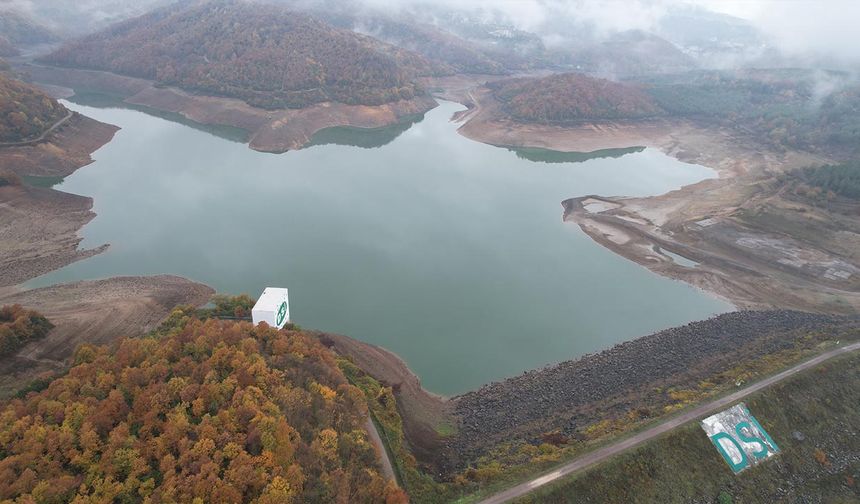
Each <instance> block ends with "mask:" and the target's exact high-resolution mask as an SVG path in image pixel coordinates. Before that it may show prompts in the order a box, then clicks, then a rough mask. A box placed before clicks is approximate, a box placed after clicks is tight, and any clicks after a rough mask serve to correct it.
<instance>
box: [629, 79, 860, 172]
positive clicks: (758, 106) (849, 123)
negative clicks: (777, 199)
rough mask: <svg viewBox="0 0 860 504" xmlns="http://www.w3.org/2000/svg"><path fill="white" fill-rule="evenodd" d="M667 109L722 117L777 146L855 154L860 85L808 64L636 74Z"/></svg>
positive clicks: (858, 135)
mask: <svg viewBox="0 0 860 504" xmlns="http://www.w3.org/2000/svg"><path fill="white" fill-rule="evenodd" d="M639 80H640V81H641V82H642V83H644V84H645V85H646V86H645V89H646V91H647V93H648V94H649V95H651V97H652V98H653V99H654V100H655V101H656V102H657V104H659V105H660V107H661V108H663V109H664V110H666V111H667V112H668V113H669V114H670V115H673V116H678V117H689V118H695V119H701V120H705V121H707V122H715V121H716V122H723V123H725V124H727V125H730V126H733V127H741V128H743V130H744V132H745V133H746V134H750V133H753V134H754V135H756V136H757V139H758V140H760V141H763V142H766V143H769V144H773V145H777V146H791V147H795V148H802V149H806V150H813V151H814V150H816V149H820V148H824V150H825V153H826V154H827V155H828V156H837V157H842V158H848V157H851V156H856V155H858V154H860V149H858V145H860V120H858V115H857V113H856V111H857V110H858V109H860V86H858V85H857V83H856V81H855V80H853V79H852V78H851V77H850V75H848V74H844V73H838V72H819V71H809V70H794V69H784V70H739V71H697V72H689V73H684V74H678V75H667V76H655V77H650V78H641V79H639Z"/></svg>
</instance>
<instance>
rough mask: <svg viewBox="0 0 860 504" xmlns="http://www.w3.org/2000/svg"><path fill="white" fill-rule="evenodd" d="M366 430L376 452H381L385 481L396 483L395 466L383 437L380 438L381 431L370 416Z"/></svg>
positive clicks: (365, 425)
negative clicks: (392, 463)
mask: <svg viewBox="0 0 860 504" xmlns="http://www.w3.org/2000/svg"><path fill="white" fill-rule="evenodd" d="M364 430H366V431H367V435H368V436H370V442H371V443H373V446H375V447H376V451H378V452H379V460H380V462H381V463H382V475H383V476H385V479H387V480H389V481H391V480H394V481H395V482H396V481H397V477H396V476H395V475H394V466H392V465H391V459H390V458H389V457H388V450H386V449H385V444H384V443H383V442H382V437H380V435H379V431H378V430H377V429H376V424H375V423H373V420H372V419H371V418H370V417H369V416H368V417H367V421H366V422H365V423H364Z"/></svg>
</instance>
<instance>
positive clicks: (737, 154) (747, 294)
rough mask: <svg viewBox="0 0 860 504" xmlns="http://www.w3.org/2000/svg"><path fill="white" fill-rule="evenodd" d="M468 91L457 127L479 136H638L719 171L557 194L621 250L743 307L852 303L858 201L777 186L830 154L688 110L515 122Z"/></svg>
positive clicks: (599, 143)
mask: <svg viewBox="0 0 860 504" xmlns="http://www.w3.org/2000/svg"><path fill="white" fill-rule="evenodd" d="M467 94H468V97H469V100H470V101H466V102H465V103H466V104H467V105H468V106H469V107H470V110H469V111H468V112H466V113H465V114H464V118H465V119H466V122H465V124H463V126H461V127H460V129H459V131H460V133H461V134H463V135H465V136H466V137H469V138H471V139H474V140H477V141H481V142H485V143H489V144H494V145H504V146H522V147H541V148H546V149H553V150H560V151H580V152H590V151H595V150H600V149H607V148H623V147H631V146H645V147H653V148H657V149H660V150H661V151H663V152H665V153H666V154H668V155H670V156H673V157H675V158H677V159H679V160H681V161H685V162H690V163H697V164H701V165H704V166H708V167H710V168H713V169H715V170H716V171H717V173H718V175H719V176H718V178H716V179H709V180H704V181H702V182H699V183H697V184H692V185H689V186H686V187H683V188H681V189H679V190H676V191H672V192H670V193H667V194H664V195H660V196H655V197H646V198H624V197H622V196H623V195H601V196H597V195H590V196H585V197H580V198H574V199H571V200H567V201H565V202H563V207H564V219H565V220H567V221H570V222H573V223H576V224H578V225H579V226H580V227H581V228H582V230H583V231H585V232H586V233H587V234H588V235H589V236H591V237H592V238H593V239H594V240H595V241H597V242H598V243H600V244H602V245H604V246H605V247H607V248H609V249H611V250H612V251H614V252H616V253H618V254H619V255H623V256H624V257H626V258H628V259H630V260H632V261H635V262H637V263H639V264H641V265H643V266H645V267H647V268H648V269H650V270H652V271H654V272H656V273H658V274H661V275H664V276H668V277H671V278H675V279H679V280H683V281H685V282H688V283H691V284H693V285H695V286H697V287H700V288H702V289H704V290H706V291H709V292H712V293H714V294H716V295H718V296H720V297H722V298H725V299H726V300H728V301H730V302H732V303H733V304H735V305H736V306H738V307H739V308H748V309H769V308H789V309H797V310H807V311H816V312H826V313H843V314H854V313H859V312H860V220H858V219H857V215H860V211H858V209H857V208H851V209H848V210H847V211H842V212H839V213H836V212H826V211H824V210H822V209H821V208H816V207H813V206H810V205H808V204H806V203H804V202H803V201H799V200H797V199H787V198H785V197H784V195H783V194H782V193H781V191H780V188H779V185H778V184H777V177H779V176H780V175H781V174H783V173H785V172H786V171H788V170H792V169H797V168H802V167H806V166H814V165H821V164H826V163H829V162H833V160H831V159H828V158H825V157H823V156H820V155H817V154H812V153H808V152H803V151H792V150H784V151H775V150H774V149H772V148H770V147H767V146H762V145H760V144H758V143H756V142H755V141H753V140H751V139H750V138H749V137H748V136H747V135H744V134H742V133H739V132H738V131H737V130H733V129H728V128H722V127H718V126H713V125H705V124H700V123H694V122H690V121H680V120H668V119H659V120H648V121H635V122H632V121H631V122H613V123H606V124H585V125H579V126H556V125H543V124H522V123H518V122H515V121H512V120H510V118H508V117H507V115H506V114H505V113H504V112H503V111H502V110H501V104H500V103H499V102H498V101H497V100H495V98H493V96H492V93H491V92H490V90H488V89H486V88H480V87H479V88H477V89H474V90H471V91H469V92H468V93H467ZM836 224H838V225H836ZM673 254H675V255H676V256H675V257H673ZM678 256H681V257H678Z"/></svg>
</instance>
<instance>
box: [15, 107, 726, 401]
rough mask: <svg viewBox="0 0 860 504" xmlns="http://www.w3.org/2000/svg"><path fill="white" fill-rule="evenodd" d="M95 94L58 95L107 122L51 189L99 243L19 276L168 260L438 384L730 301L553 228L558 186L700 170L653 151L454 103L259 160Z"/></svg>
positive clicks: (587, 189)
mask: <svg viewBox="0 0 860 504" xmlns="http://www.w3.org/2000/svg"><path fill="white" fill-rule="evenodd" d="M98 105H99V106H98V107H96V106H92V105H83V104H80V103H68V104H67V106H69V107H70V108H72V109H73V110H76V111H78V112H81V113H83V114H85V115H87V116H90V117H93V118H95V119H97V120H99V121H103V122H106V123H110V124H115V125H118V126H120V127H121V128H122V130H121V131H120V132H119V133H117V135H116V137H115V138H114V140H113V141H112V142H110V143H109V144H108V145H106V146H105V147H103V148H102V149H101V150H99V151H97V152H96V153H95V154H94V155H93V157H94V159H95V160H96V161H95V163H93V164H92V165H90V166H87V167H85V168H83V169H81V170H79V171H77V172H76V173H74V174H73V175H72V176H70V177H68V178H66V179H65V180H64V181H63V182H62V184H60V185H59V186H57V188H58V189H60V190H63V191H68V192H72V193H75V194H81V195H85V196H90V197H92V198H93V199H94V207H93V210H94V211H95V212H96V213H97V214H98V216H97V217H96V218H95V219H94V220H93V221H92V222H91V223H90V224H88V225H87V226H86V227H85V228H84V229H83V232H82V233H83V236H84V241H83V243H82V246H83V247H96V246H98V245H101V244H103V243H110V244H111V246H110V248H109V249H108V250H107V251H106V252H104V253H102V254H100V255H97V256H95V257H92V258H89V259H86V260H83V261H80V262H78V263H75V264H72V265H70V266H68V267H66V268H64V269H61V270H58V271H55V272H53V273H51V274H49V275H46V276H43V277H41V278H38V279H36V280H35V281H33V282H31V284H32V285H47V284H52V283H56V282H64V281H70V280H79V279H92V278H103V277H108V276H115V275H145V274H160V273H170V274H176V275H181V276H185V277H188V278H191V279H193V280H197V281H201V282H204V283H207V284H209V285H211V286H212V287H214V288H215V289H216V290H218V291H220V292H226V293H241V292H246V293H249V294H251V295H253V296H256V295H258V294H259V292H260V291H261V290H262V289H263V287H265V286H285V287H288V288H289V289H290V300H291V305H292V306H291V310H290V311H291V315H292V316H293V319H294V321H295V322H296V323H298V324H300V325H302V326H304V327H308V328H315V329H320V330H325V331H330V332H340V333H343V334H347V335H349V336H352V337H355V338H358V339H361V340H364V341H368V342H370V343H374V344H378V345H381V346H383V347H385V348H387V349H390V350H392V351H393V352H395V353H397V354H399V355H400V356H401V357H403V358H404V359H405V360H406V361H407V363H408V364H409V366H410V367H411V368H412V369H413V371H415V373H416V374H417V375H418V376H419V377H420V378H421V379H422V381H423V383H424V386H425V387H426V388H428V389H429V390H431V391H434V392H438V393H442V394H455V393H459V392H464V391H466V390H470V389H474V388H476V387H478V386H480V385H482V384H484V383H487V382H489V381H492V380H498V379H502V378H505V377H508V376H512V375H515V374H518V373H520V372H522V371H524V370H527V369H532V368H535V367H540V366H543V365H545V364H549V363H554V362H558V361H560V360H565V359H570V358H574V357H577V356H579V355H582V354H584V353H589V352H594V351H597V350H600V349H603V348H606V347H608V346H611V345H613V344H615V343H618V342H621V341H625V340H629V339H631V338H634V337H637V336H641V335H644V334H648V333H650V332H654V331H656V330H659V329H663V328H667V327H670V326H674V325H679V324H683V323H686V322H689V321H691V320H698V319H702V318H705V317H707V316H709V315H712V314H715V313H719V312H723V311H727V310H730V309H731V306H729V305H728V304H726V303H724V302H722V301H720V300H717V299H715V298H713V297H710V296H708V295H706V294H704V293H702V292H700V291H698V290H696V289H694V288H692V287H690V286H688V285H686V284H683V283H680V282H676V281H673V280H669V279H666V278H662V277H659V276H657V275H655V274H653V273H651V272H649V271H648V270H646V269H644V268H642V267H641V266H638V265H636V264H634V263H632V262H629V261H627V260H625V259H623V258H621V257H619V256H617V255H615V254H613V253H612V252H610V251H608V250H607V249H605V248H603V247H601V246H600V245H598V244H596V243H594V242H593V241H592V240H591V239H590V238H589V237H587V236H586V235H585V234H584V233H582V232H581V231H580V230H579V228H578V227H577V226H575V225H573V224H570V223H567V224H565V223H564V222H562V207H561V204H560V203H561V201H562V200H565V199H567V198H570V197H574V196H581V195H584V194H602V195H628V196H645V195H652V194H661V193H664V192H666V191H669V190H672V189H675V188H678V187H680V186H682V185H685V184H689V183H692V182H695V181H698V180H701V179H703V178H706V177H711V176H714V173H713V172H712V171H711V170H709V169H707V168H704V167H702V166H697V165H691V164H685V163H681V162H679V161H677V160H675V159H673V158H670V157H668V156H665V155H664V154H662V153H660V152H659V151H656V150H653V149H645V150H640V149H633V150H630V151H619V152H615V153H612V152H610V153H607V152H601V153H599V155H598V156H596V157H594V158H589V157H588V156H571V155H567V156H557V155H553V154H552V153H544V152H540V153H534V152H527V153H526V154H528V155H523V153H522V152H519V153H516V152H511V151H509V150H507V149H505V148H498V147H493V146H488V145H484V144H481V143H477V142H473V141H471V140H468V139H466V138H464V137H462V136H460V135H458V134H457V132H456V127H457V126H456V125H455V124H453V123H451V122H450V121H449V118H450V117H451V115H452V114H453V113H454V112H456V111H457V110H461V109H462V107H461V106H459V105H457V104H453V103H447V102H443V103H442V104H441V106H439V107H437V108H436V109H434V110H432V111H430V112H429V113H428V114H426V116H425V117H424V119H423V120H420V121H418V122H416V123H415V124H412V125H411V126H409V127H408V128H407V127H394V128H388V129H385V130H379V131H371V132H368V131H351V130H349V129H338V130H328V131H324V132H321V133H320V134H319V135H318V138H317V139H316V140H317V142H315V143H316V144H317V145H315V146H313V147H311V148H308V149H305V150H300V151H293V152H288V153H285V154H280V155H273V154H264V153H260V152H255V151H253V150H251V149H248V147H247V146H246V145H244V144H243V143H240V142H237V141H235V140H237V139H236V138H231V136H230V135H225V134H223V132H218V131H213V132H207V131H204V130H202V129H199V128H196V127H191V125H188V124H183V123H182V122H178V121H172V120H169V119H170V118H169V117H158V116H156V115H150V114H147V113H144V112H143V111H139V110H131V109H126V108H117V107H114V106H111V105H110V104H109V103H108V102H101V103H99V104H98ZM212 133H216V134H212ZM217 133H222V134H217ZM616 156H618V157H616ZM541 161H542V162H541Z"/></svg>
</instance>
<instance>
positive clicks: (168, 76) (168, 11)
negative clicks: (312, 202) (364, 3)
mask: <svg viewBox="0 0 860 504" xmlns="http://www.w3.org/2000/svg"><path fill="white" fill-rule="evenodd" d="M45 60H46V61H48V62H50V63H54V64H61V65H70V66H77V67H84V68H92V69H97V70H109V71H113V72H117V73H121V74H125V75H131V76H135V77H142V78H145V79H152V80H156V81H158V82H160V83H163V84H169V85H176V86H179V87H183V88H186V89H190V90H195V91H202V92H205V93H211V94H216V95H221V96H230V97H235V98H240V99H242V100H245V101H246V102H247V103H249V104H251V105H255V106H259V107H264V108H283V107H293V108H301V107H305V106H308V105H311V104H314V103H319V102H323V101H339V102H343V103H350V104H356V103H358V104H365V105H378V104H382V103H386V102H390V101H396V100H399V99H401V98H412V97H413V96H414V95H415V94H416V93H418V92H419V91H418V88H417V86H416V85H415V83H414V82H413V81H412V79H411V78H412V77H414V75H415V73H416V72H420V71H424V69H425V68H426V67H428V66H429V63H428V62H427V60H426V59H425V58H423V57H421V56H419V55H417V54H415V53H412V52H411V51H406V50H403V49H399V48H396V47H394V46H390V45H388V44H384V43H382V42H380V41H378V40H375V39H372V38H370V37H366V36H363V35H359V34H357V33H353V32H352V31H348V30H343V29H338V28H334V27H333V26H331V25H328V24H326V23H323V22H321V21H318V20H316V19H313V18H310V17H308V16H306V15H304V14H299V13H296V12H291V11H288V10H286V9H284V8H282V7H280V6H274V5H261V4H258V3H250V2H243V1H238V0H216V1H211V2H205V3H199V4H198V3H194V4H191V5H190V6H188V5H187V4H185V3H182V4H178V5H176V6H170V7H166V8H164V9H160V10H157V11H155V12H152V13H150V14H147V15H144V16H141V17H139V18H135V19H131V20H129V21H125V22H123V23H120V24H117V25H114V26H113V27H111V28H109V29H107V30H104V31H102V32H99V33H96V34H94V35H90V36H88V37H85V38H83V39H80V40H77V41H74V42H71V43H69V44H67V45H65V46H64V47H62V48H60V49H59V50H58V51H57V52H55V53H53V54H51V55H49V56H48V57H47V58H46V59H45Z"/></svg>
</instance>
